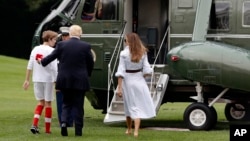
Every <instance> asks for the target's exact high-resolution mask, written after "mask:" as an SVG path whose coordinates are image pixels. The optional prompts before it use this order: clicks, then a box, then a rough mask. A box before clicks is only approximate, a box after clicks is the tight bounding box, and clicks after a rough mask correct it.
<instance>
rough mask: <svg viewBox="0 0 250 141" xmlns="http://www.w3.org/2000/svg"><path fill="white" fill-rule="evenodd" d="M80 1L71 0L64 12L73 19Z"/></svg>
mask: <svg viewBox="0 0 250 141" xmlns="http://www.w3.org/2000/svg"><path fill="white" fill-rule="evenodd" d="M79 3H80V1H79V0H71V1H70V2H69V4H68V5H67V6H66V7H65V9H64V10H63V13H64V14H65V16H66V17H68V18H70V19H71V20H73V19H74V18H75V15H76V12H77V11H76V10H77V7H78V5H79Z"/></svg>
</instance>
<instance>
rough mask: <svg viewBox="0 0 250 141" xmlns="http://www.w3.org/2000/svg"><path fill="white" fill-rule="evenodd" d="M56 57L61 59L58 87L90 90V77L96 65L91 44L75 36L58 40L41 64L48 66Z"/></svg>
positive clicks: (59, 88)
mask: <svg viewBox="0 0 250 141" xmlns="http://www.w3.org/2000/svg"><path fill="white" fill-rule="evenodd" d="M56 58H57V59H58V60H59V65H58V76H57V80H56V89H58V90H63V89H75V90H89V88H90V84H89V80H88V77H89V76H91V72H92V70H93V66H94V61H93V57H92V54H91V46H90V44H88V43H86V42H84V41H81V40H80V39H78V38H75V37H72V38H70V39H69V40H66V41H61V42H58V43H57V45H56V47H55V50H54V51H53V52H52V53H51V54H50V55H48V56H47V57H45V58H44V59H42V60H41V64H42V65H43V66H46V65H47V64H49V63H50V62H51V61H53V60H54V59H56Z"/></svg>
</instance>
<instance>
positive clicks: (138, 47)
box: [126, 33, 147, 63]
mask: <svg viewBox="0 0 250 141" xmlns="http://www.w3.org/2000/svg"><path fill="white" fill-rule="evenodd" d="M126 37H127V39H126V42H127V43H128V46H129V50H130V53H131V61H132V62H135V63H138V62H139V61H140V59H141V58H142V56H143V54H145V52H147V48H146V47H145V46H144V45H143V44H142V41H141V39H140V37H139V36H138V35H137V34H136V33H129V34H127V35H126Z"/></svg>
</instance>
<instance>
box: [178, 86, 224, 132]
mask: <svg viewBox="0 0 250 141" xmlns="http://www.w3.org/2000/svg"><path fill="white" fill-rule="evenodd" d="M228 90H229V89H228V88H226V89H224V90H223V91H222V92H221V93H220V94H219V95H218V96H217V97H216V98H215V99H214V100H213V101H212V102H210V103H209V104H208V100H207V99H204V97H203V93H202V86H201V84H200V83H199V82H197V86H196V92H197V97H196V98H195V99H196V100H197V102H195V103H192V104H191V105H189V106H188V107H187V108H186V110H185V112H184V117H183V119H184V121H185V123H186V125H187V127H188V128H189V129H190V130H210V129H212V128H214V127H215V125H216V123H217V119H218V117H217V112H216V110H215V108H214V107H213V104H214V103H215V102H216V101H217V100H218V99H220V98H221V97H222V96H223V95H224V94H225V93H226V92H227V91H228Z"/></svg>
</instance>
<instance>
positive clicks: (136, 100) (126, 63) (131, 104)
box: [115, 46, 156, 119]
mask: <svg viewBox="0 0 250 141" xmlns="http://www.w3.org/2000/svg"><path fill="white" fill-rule="evenodd" d="M138 69H142V71H140V72H136V73H126V70H138ZM152 71H153V70H152V68H151V67H150V65H149V63H148V58H147V55H146V54H145V55H143V56H142V59H141V60H140V62H139V63H133V62H131V60H130V53H129V48H128V46H127V47H125V48H124V50H123V51H122V52H121V53H120V60H119V66H118V70H117V72H116V74H115V76H116V77H119V76H122V77H123V82H122V91H123V100H124V111H125V116H130V117H131V118H132V119H135V118H141V119H147V118H152V117H155V116H156V113H155V106H154V104H153V100H152V98H151V94H150V91H149V88H148V86H147V83H146V80H145V78H144V77H143V74H150V73H152Z"/></svg>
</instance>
